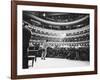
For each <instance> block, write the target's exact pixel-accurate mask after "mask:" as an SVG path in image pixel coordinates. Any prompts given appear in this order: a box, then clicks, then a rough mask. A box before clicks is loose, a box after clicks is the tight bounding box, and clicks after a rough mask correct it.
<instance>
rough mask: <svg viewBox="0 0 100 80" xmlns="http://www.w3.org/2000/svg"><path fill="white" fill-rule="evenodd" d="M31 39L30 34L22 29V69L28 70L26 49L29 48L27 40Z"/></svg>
mask: <svg viewBox="0 0 100 80" xmlns="http://www.w3.org/2000/svg"><path fill="white" fill-rule="evenodd" d="M30 38H31V32H30V31H29V30H28V29H26V28H23V68H24V69H25V68H28V55H27V48H28V46H29V40H30Z"/></svg>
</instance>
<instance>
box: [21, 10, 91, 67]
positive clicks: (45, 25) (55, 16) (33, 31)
mask: <svg viewBox="0 0 100 80" xmlns="http://www.w3.org/2000/svg"><path fill="white" fill-rule="evenodd" d="M22 15H23V22H22V23H23V68H28V67H29V65H30V64H32V67H33V68H34V67H36V65H37V64H38V66H40V65H42V66H47V64H49V66H51V65H52V66H51V67H53V65H54V64H55V65H57V66H61V65H62V66H69V65H70V64H71V65H72V64H73V65H72V66H75V65H76V66H84V65H88V64H89V61H90V52H89V51H90V50H89V49H90V46H89V41H90V39H89V37H90V23H89V22H90V17H89V14H84V13H69V12H42V11H41V12H40V11H23V14H22ZM24 29H27V30H24ZM24 31H25V32H24ZM27 43H28V44H27ZM30 61H32V63H30ZM43 61H44V62H43ZM49 61H50V62H51V61H54V62H55V63H54V64H52V62H51V63H50V62H49ZM65 61H66V63H65ZM60 62H61V63H60ZM75 62H76V63H77V64H75ZM41 63H42V64H41ZM46 63H47V64H46ZM58 63H59V64H58ZM82 64H83V65H82ZM38 66H37V67H38Z"/></svg>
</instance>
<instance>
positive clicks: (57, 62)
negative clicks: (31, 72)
mask: <svg viewBox="0 0 100 80" xmlns="http://www.w3.org/2000/svg"><path fill="white" fill-rule="evenodd" d="M31 64H32V62H31V61H29V66H30V67H29V68H34V69H43V68H66V67H81V66H82V67H83V66H89V64H90V62H89V61H79V60H69V59H58V58H46V59H45V60H41V58H40V57H38V58H37V61H36V62H35V63H34V66H33V67H31Z"/></svg>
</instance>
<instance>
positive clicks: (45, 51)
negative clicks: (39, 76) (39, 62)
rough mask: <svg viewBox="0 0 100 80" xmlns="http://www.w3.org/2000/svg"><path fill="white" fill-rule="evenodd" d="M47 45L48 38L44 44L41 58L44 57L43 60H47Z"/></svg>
mask: <svg viewBox="0 0 100 80" xmlns="http://www.w3.org/2000/svg"><path fill="white" fill-rule="evenodd" d="M47 47H48V44H47V40H45V41H44V43H43V45H42V48H43V50H42V56H41V59H43V60H45V58H46V55H47Z"/></svg>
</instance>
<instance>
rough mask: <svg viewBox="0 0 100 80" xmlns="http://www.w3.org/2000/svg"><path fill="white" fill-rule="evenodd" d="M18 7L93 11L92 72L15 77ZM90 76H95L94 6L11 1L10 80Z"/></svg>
mask: <svg viewBox="0 0 100 80" xmlns="http://www.w3.org/2000/svg"><path fill="white" fill-rule="evenodd" d="M18 5H27V6H29V5H31V6H44V7H46V6H47V7H60V8H79V9H93V10H94V71H82V72H61V73H47V74H30V75H27V74H26V75H17V53H18V52H17V46H18V45H17V6H18ZM90 74H97V6H96V5H82V4H63V3H47V2H32V1H11V78H12V79H25V78H42V77H58V76H73V75H90Z"/></svg>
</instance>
